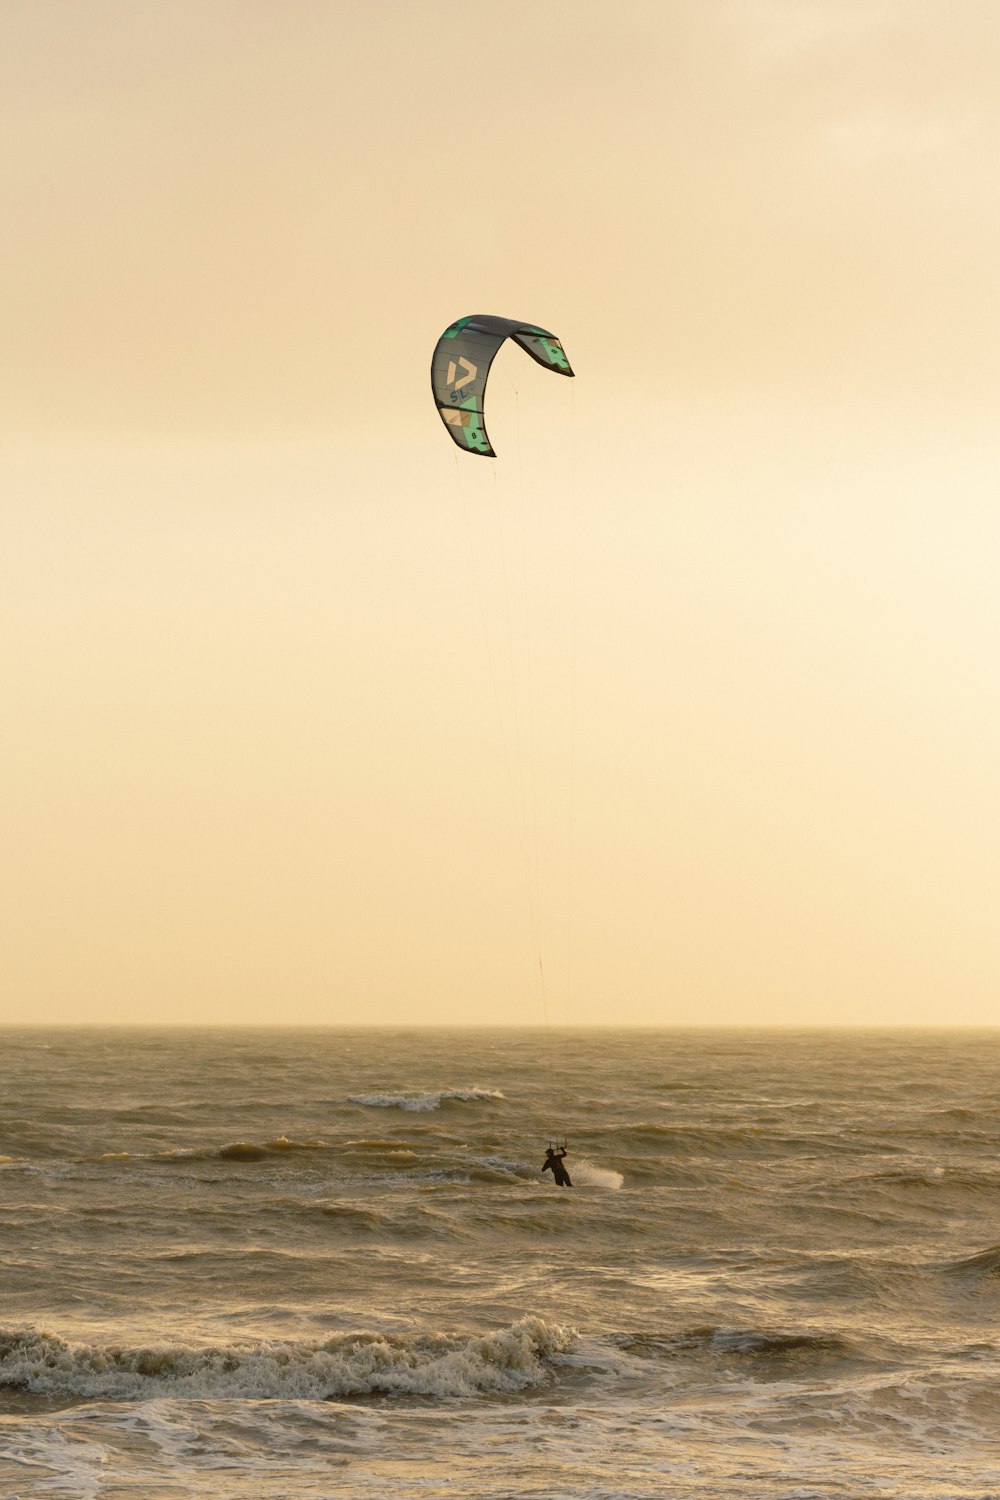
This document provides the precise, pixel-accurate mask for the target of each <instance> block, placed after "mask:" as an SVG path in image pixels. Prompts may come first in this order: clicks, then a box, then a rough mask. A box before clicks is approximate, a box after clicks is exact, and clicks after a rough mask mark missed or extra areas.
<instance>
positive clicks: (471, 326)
mask: <svg viewBox="0 0 1000 1500" xmlns="http://www.w3.org/2000/svg"><path fill="white" fill-rule="evenodd" d="M508 338H510V339H513V341H514V343H515V344H519V345H520V347H521V348H522V349H523V350H524V351H525V353H526V354H530V355H531V357H532V359H533V360H535V361H536V362H537V363H538V364H540V365H541V366H542V368H543V369H546V370H551V372H552V373H553V374H554V375H572V374H573V371H572V370H571V369H570V366H569V360H568V359H567V358H566V351H565V350H564V349H563V347H562V343H561V341H560V340H559V339H558V338H557V337H556V335H555V334H554V333H549V331H548V329H546V328H539V327H537V326H536V325H535V324H534V323H518V322H517V321H516V320H515V319H513V318H495V317H493V316H492V315H490V314H486V313H477V314H475V315H474V316H473V317H469V318H459V319H458V320H457V322H455V323H452V324H450V325H449V327H448V328H446V329H445V331H444V333H443V334H442V335H441V337H440V338H439V339H438V341H437V344H436V346H435V349H434V355H433V358H432V359H431V389H432V390H433V392H434V403H435V405H436V406H437V409H438V413H439V415H440V417H441V420H442V421H443V422H444V424H445V428H446V429H447V431H448V433H449V435H450V436H451V438H452V439H453V441H454V442H455V443H457V445H458V446H459V448H464V449H465V451H466V452H467V453H480V454H482V455H483V457H484V458H495V457H496V454H495V453H494V451H493V446H492V444H491V443H490V440H489V438H488V437H487V435H486V426H485V422H484V420H483V418H484V402H485V397H486V382H487V380H488V379H489V375H490V366H491V365H492V363H493V359H494V356H495V355H496V353H497V350H498V349H499V348H500V346H501V345H502V344H503V343H504V342H505V341H506V340H507V339H508ZM480 370H482V372H483V374H482V379H481V381H480V385H479V388H478V390H477V391H476V392H474V393H473V394H471V395H467V396H466V399H465V400H464V401H462V402H461V404H460V405H459V406H458V407H457V408H456V406H455V405H454V403H455V402H457V401H458V399H459V393H460V392H462V391H464V390H465V388H466V386H470V385H471V384H472V383H473V381H474V380H476V379H477V377H478V376H479V373H480Z"/></svg>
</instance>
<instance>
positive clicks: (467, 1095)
mask: <svg viewBox="0 0 1000 1500" xmlns="http://www.w3.org/2000/svg"><path fill="white" fill-rule="evenodd" d="M503 1097H504V1096H503V1094H501V1092H500V1090H499V1089H440V1090H438V1091H437V1092H435V1093H429V1094H349V1095H348V1098H347V1102H348V1104H363V1105H364V1106H365V1108H366V1109H407V1110H410V1111H412V1112H413V1113H416V1114H423V1113H427V1112H429V1111H430V1110H432V1109H440V1108H441V1105H442V1104H443V1103H444V1102H445V1101H446V1100H449V1099H455V1100H458V1101H460V1102H461V1103H463V1104H471V1103H473V1102H474V1101H475V1100H477V1099H502V1098H503Z"/></svg>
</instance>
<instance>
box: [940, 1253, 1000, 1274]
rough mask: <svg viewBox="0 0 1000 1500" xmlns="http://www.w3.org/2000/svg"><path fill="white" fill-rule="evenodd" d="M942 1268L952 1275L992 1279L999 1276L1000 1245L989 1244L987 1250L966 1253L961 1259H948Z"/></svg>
mask: <svg viewBox="0 0 1000 1500" xmlns="http://www.w3.org/2000/svg"><path fill="white" fill-rule="evenodd" d="M944 1269H945V1271H946V1272H949V1273H950V1274H952V1275H960V1276H972V1277H977V1278H978V1277H986V1278H989V1279H990V1280H993V1279H994V1278H997V1277H1000V1245H991V1246H990V1248H989V1249H988V1250H981V1251H980V1252H979V1254H978V1255H968V1256H966V1257H964V1259H962V1260H953V1261H949V1262H948V1264H947V1265H946V1266H945V1267H944Z"/></svg>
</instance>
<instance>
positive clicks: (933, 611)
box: [0, 0, 1000, 1024]
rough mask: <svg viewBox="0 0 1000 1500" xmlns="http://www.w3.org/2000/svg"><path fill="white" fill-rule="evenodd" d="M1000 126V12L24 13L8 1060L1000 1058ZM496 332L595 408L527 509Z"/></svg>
mask: <svg viewBox="0 0 1000 1500" xmlns="http://www.w3.org/2000/svg"><path fill="white" fill-rule="evenodd" d="M998 77H1000V6H998V5H997V4H996V3H995V0H939V3H926V0H649V3H643V0H632V3H629V0H625V3H618V4H614V5H612V4H610V3H608V0H572V3H563V0H505V3H504V4H503V5H495V6H485V5H476V6H463V7H456V6H455V5H453V4H444V3H439V0H310V3H306V0H269V3H264V0H230V3H222V0H143V3H141V4H137V3H135V0H118V3H109V0H75V3H73V4H67V3H64V0H59V3H54V0H4V4H3V5H2V6H0V194H2V202H3V204H4V227H3V233H2V235H0V485H2V493H0V789H2V790H0V851H2V858H0V985H2V993H0V1020H7V1021H12V1022H32V1021H43V1020H52V1021H64V1020H65V1021H74V1022H75V1021H89V1020H93V1021H138V1022H142V1021H151V1022H152V1021H166V1020H176V1021H201V1020H204V1021H232V1022H239V1021H255V1022H256V1021H275V1022H284V1021H298V1020H301V1021H309V1022H356V1021H388V1022H449V1021H455V1020H470V1021H485V1022H493V1021H510V1022H523V1023H533V1022H539V1021H541V1022H545V1021H548V1022H550V1023H553V1024H555V1023H560V1024H561V1023H565V1022H576V1023H605V1024H617V1023H625V1022H638V1023H656V1024H659V1023H663V1024H674V1023H680V1024H698V1023H702V1022H732V1023H738V1024H754V1023H758V1022H761V1023H763V1022H768V1023H774V1022H788V1023H794V1024H802V1023H814V1022H819V1023H856V1022H865V1023H868V1022H875V1023H904V1024H905V1023H926V1022H932V1023H959V1022H961V1023H981V1024H991V1023H995V1022H996V1021H997V1020H998V1015H997V1010H996V999H997V994H998V981H1000V922H998V921H997V916H996V891H997V889H998V887H1000V845H998V832H1000V587H998V583H997V575H998V560H1000V433H998V424H997V410H998V400H1000V295H998V292H1000V272H998V267H1000V177H998V173H997V162H998V161H1000V95H998V90H997V78H998ZM475 312H493V313H499V314H501V315H504V316H513V317H518V318H524V319H526V320H531V321H534V322H539V323H541V324H543V325H544V326H546V327H549V328H552V329H554V330H555V331H556V332H557V333H558V334H559V335H560V336H561V338H562V340H563V342H564V344H565V347H566V349H567V351H568V353H569V356H570V359H571V360H572V363H573V365H574V368H575V369H576V371H577V379H576V380H575V381H573V382H570V381H565V380H554V379H552V378H551V377H550V376H548V375H547V374H546V373H545V372H544V371H542V370H541V369H539V368H538V367H536V366H534V365H532V364H531V363H530V361H528V360H527V359H525V358H524V356H523V355H521V354H520V352H519V351H517V350H513V349H511V350H505V351H504V352H503V353H502V354H501V355H500V356H499V358H498V361H497V364H496V366H495V370H494V375H493V380H492V384H491V388H490V393H489V405H490V433H491V436H492V438H493V441H494V444H495V446H496V447H497V450H498V453H499V458H498V459H497V461H496V463H495V464H493V463H489V462H487V461H485V460H480V459H475V458H472V457H468V456H464V455H460V454H458V452H457V450H456V449H455V448H454V447H453V445H452V444H451V442H450V441H449V439H448V437H447V435H446V433H445V432H444V430H443V428H442V427H441V424H440V423H439V422H438V420H437V418H436V416H435V414H434V409H433V403H432V401H431V396H430V390H429V380H428V370H429V363H430V355H431V350H432V347H433V344H434V341H435V339H436V338H437V336H438V334H439V333H440V332H441V330H442V329H443V328H444V327H445V325H446V324H448V323H449V322H451V321H452V320H453V319H454V318H456V317H459V316H462V315H464V314H468V313H475ZM540 960H541V972H542V974H543V975H544V989H543V987H542V984H541V982H540V979H539V968H540V965H539V961H540Z"/></svg>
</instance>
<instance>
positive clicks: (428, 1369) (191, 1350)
mask: <svg viewBox="0 0 1000 1500" xmlns="http://www.w3.org/2000/svg"><path fill="white" fill-rule="evenodd" d="M575 1339H576V1334H575V1332H574V1331H573V1330H572V1329H567V1328H563V1327H560V1326H558V1325H554V1324H549V1323H545V1322H544V1321H543V1320H542V1319H541V1318H532V1317H526V1318H520V1319H518V1320H517V1322H515V1323H512V1324H511V1325H510V1326H509V1327H506V1328H499V1329H495V1330H493V1331H492V1332H490V1333H486V1334H483V1335H482V1336H480V1337H477V1338H460V1337H448V1336H445V1335H424V1336H411V1337H410V1338H406V1337H394V1336H390V1335H382V1334H341V1335H337V1336H336V1337H335V1338H332V1339H328V1340H325V1341H324V1342H322V1343H310V1342H281V1341H270V1340H269V1341H259V1342H255V1343H245V1344H230V1345H223V1346H213V1347H191V1346H186V1345H180V1344H173V1343H171V1344H167V1343H163V1344H145V1345H134V1346H130V1345H125V1344H70V1343H67V1342H66V1341H65V1340H64V1339H61V1338H57V1337H54V1336H53V1335H50V1334H45V1333H40V1332H37V1331H35V1330H31V1329H28V1330H17V1331H12V1332H8V1333H0V1386H8V1387H13V1388H15V1389H19V1390H22V1391H26V1392H30V1393H31V1394H33V1395H41V1396H53V1397H66V1396H72V1397H75V1398H79V1399H86V1400H96V1399H100V1400H121V1401H131V1400H150V1399H153V1398H157V1397H171V1396H173V1397H176V1396H185V1397H188V1398H194V1399H198V1400H220V1399H228V1398H236V1399H242V1400H265V1399H274V1400H312V1401H322V1400H333V1399H338V1398H350V1397H363V1396H423V1397H433V1398H448V1397H456V1396H478V1395H504V1394H512V1393H515V1392H518V1391H523V1390H526V1389H528V1388H529V1387H533V1386H543V1385H546V1384H548V1383H550V1382H551V1380H552V1378H553V1370H552V1365H551V1363H550V1362H551V1361H552V1360H553V1359H554V1357H555V1356H558V1355H560V1354H562V1353H564V1352H565V1351H566V1350H568V1349H569V1348H570V1347H571V1346H572V1344H573V1343H574V1341H575Z"/></svg>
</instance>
